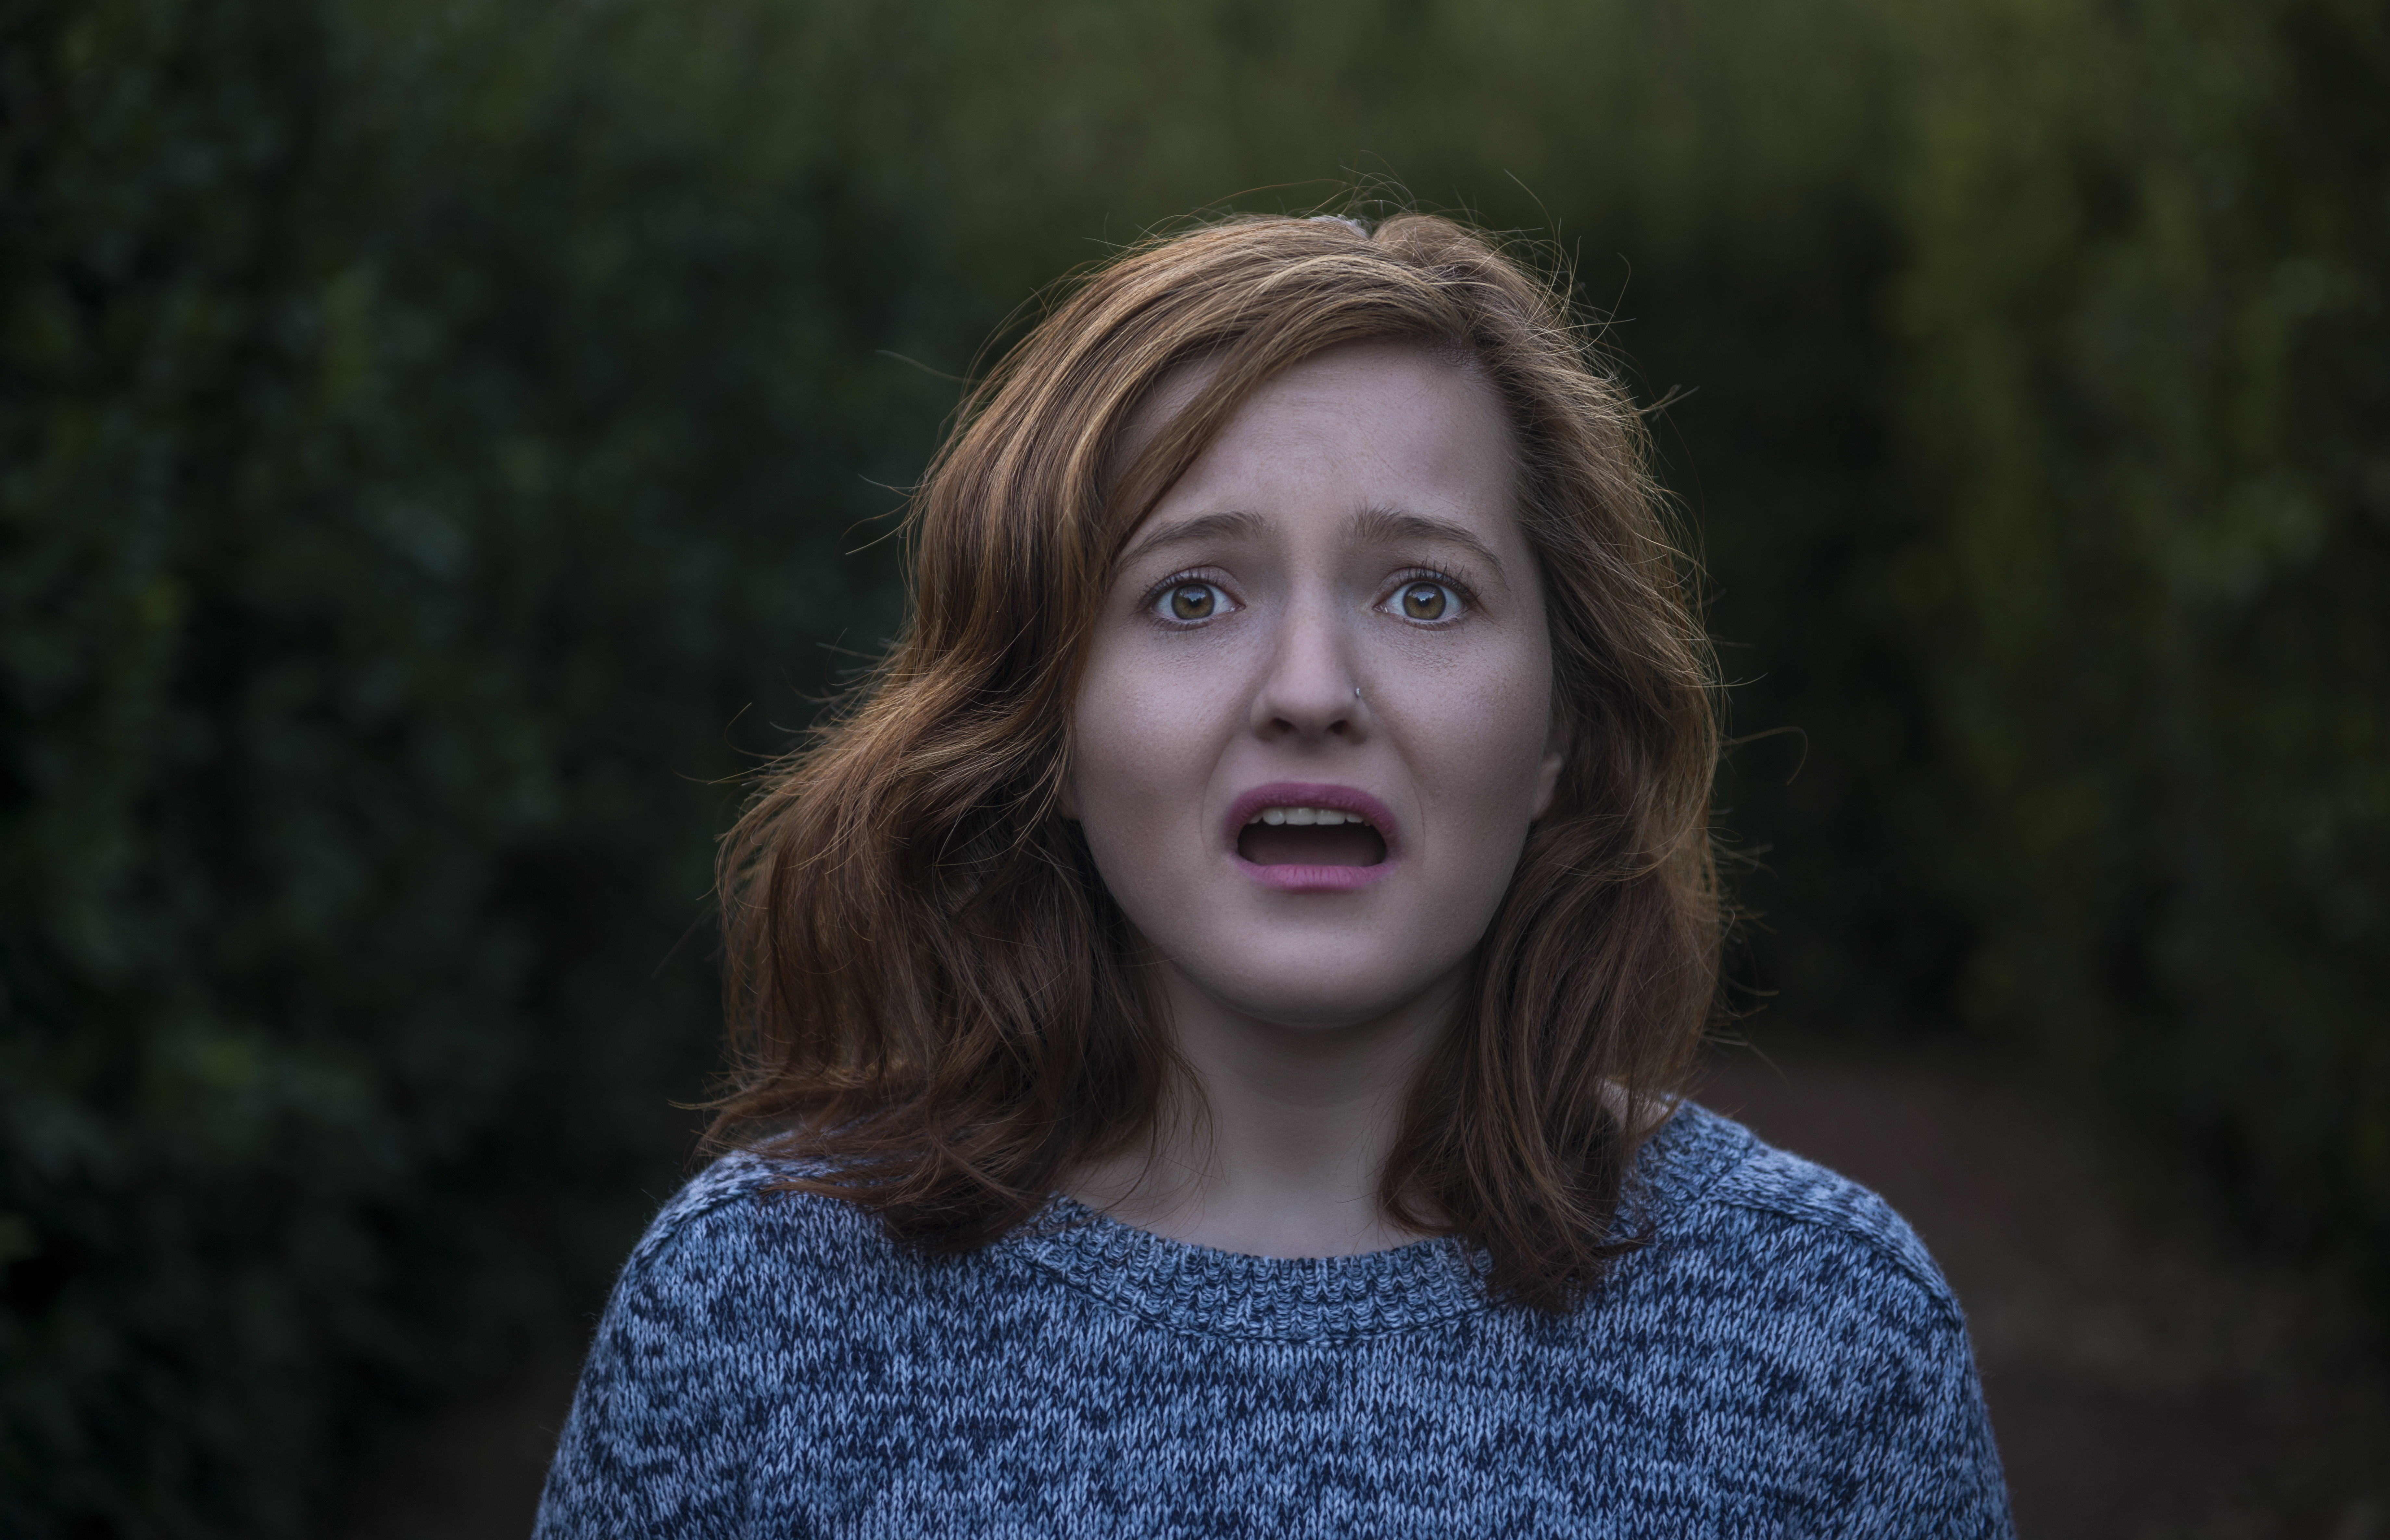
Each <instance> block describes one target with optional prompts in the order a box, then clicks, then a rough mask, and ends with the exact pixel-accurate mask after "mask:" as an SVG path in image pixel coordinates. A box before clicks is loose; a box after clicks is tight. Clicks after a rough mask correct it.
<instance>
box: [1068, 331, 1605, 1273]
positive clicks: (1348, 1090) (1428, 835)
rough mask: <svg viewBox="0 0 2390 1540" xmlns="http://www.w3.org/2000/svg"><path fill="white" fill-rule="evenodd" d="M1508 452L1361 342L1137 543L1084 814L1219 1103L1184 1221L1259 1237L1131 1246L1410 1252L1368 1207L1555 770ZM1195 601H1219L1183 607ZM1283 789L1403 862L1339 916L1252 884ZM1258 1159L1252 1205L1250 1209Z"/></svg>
mask: <svg viewBox="0 0 2390 1540" xmlns="http://www.w3.org/2000/svg"><path fill="white" fill-rule="evenodd" d="M1169 384H1173V385H1176V389H1171V388H1169V387H1168V385H1166V386H1165V389H1164V390H1163V391H1161V392H1160V393H1159V394H1158V397H1157V404H1156V405H1155V406H1154V407H1152V408H1151V409H1150V411H1151V412H1152V413H1154V414H1165V413H1167V412H1168V411H1169V410H1171V409H1172V405H1173V404H1174V402H1176V401H1183V400H1184V399H1185V396H1186V391H1187V387H1188V384H1189V381H1188V380H1187V379H1183V378H1182V379H1179V380H1177V381H1174V382H1169ZM1152 426H1153V424H1152V422H1150V421H1147V422H1145V423H1142V424H1140V425H1137V428H1136V429H1133V432H1135V431H1137V430H1143V431H1150V430H1151V429H1152ZM1510 447H1511V444H1510V430H1509V427H1508V425H1507V424H1506V423H1505V421H1504V420H1503V417H1502V414H1501V409H1500V406H1499V404H1498V402H1497V399H1496V397H1495V396H1494V394H1493V392H1492V391H1491V390H1490V389H1489V388H1488V387H1487V386H1486V385H1484V383H1483V381H1482V380H1481V379H1478V377H1477V376H1475V375H1474V374H1473V373H1472V372H1471V371H1470V370H1469V369H1467V368H1466V367H1465V366H1459V365H1456V364H1453V363H1449V362H1446V361H1445V360H1443V359H1441V358H1439V357H1437V356H1435V355H1433V354H1431V353H1427V352H1425V351H1423V350H1420V349H1415V348H1410V347H1406V346H1395V345H1360V346H1353V347H1347V348H1341V349H1337V350H1334V351H1332V352H1330V353H1322V354H1319V355H1317V356H1316V357H1314V358H1312V359H1310V360H1308V361H1306V362H1305V363H1304V364H1303V365H1301V366H1297V367H1296V368H1294V369H1292V370H1290V371H1289V372H1288V373H1287V374H1285V375H1284V376H1282V377H1280V378H1279V379H1278V380H1276V381H1274V382H1273V383H1272V384H1270V385H1269V386H1267V387H1266V388H1265V389H1264V390H1262V391H1259V392H1257V393H1256V394H1255V395H1254V396H1253V398H1252V399H1251V400H1250V401H1248V402H1247V403H1246V404H1245V406H1244V407H1243V409H1242V410H1241V411H1240V413H1239V415H1238V416H1237V417H1235V418H1234V419H1233V420H1232V421H1231V422H1230V424H1229V425H1228V427H1227V430H1225V431H1224V432H1223V433H1222V435H1221V436H1220V438H1219V439H1218V440H1217V441H1216V442H1215V443H1214V444H1213V445H1212V446H1211V448H1210V449H1209V450H1208V451H1207V452H1206V453H1205V454H1204V455H1203V456H1201V458H1200V459H1199V460H1198V461H1197V462H1196V464H1195V465H1194V466H1193V467H1192V468H1190V470H1189V473H1188V474H1187V476H1186V477H1185V478H1184V479H1183V480H1182V481H1180V482H1179V483H1178V484H1177V485H1176V487H1175V488H1173V489H1172V491H1171V492H1170V494H1168V495H1167V496H1166V497H1165V498H1163V501H1162V503H1161V504H1160V506H1159V507H1156V508H1155V509H1154V511H1153V512H1152V514H1151V515H1150V517H1149V518H1148V519H1147V520H1146V521H1145V522H1144V524H1143V525H1141V526H1140V527H1139V529H1138V530H1137V532H1136V533H1135V534H1134V535H1133V536H1132V538H1131V540H1130V542H1129V546H1128V554H1127V557H1126V558H1125V560H1124V566H1123V570H1122V571H1120V572H1119V573H1118V574H1117V576H1116V579H1115V581H1114V582H1113V584H1112V585H1111V590H1110V592H1109V594H1108V597H1107V598H1106V601H1105V605H1104V609H1103V611H1102V613H1101V614H1100V616H1099V619H1098V622H1097V626H1096V631H1095V636H1094V641H1093V647H1092V651H1091V655H1090V658H1089V660H1088V665H1087V670H1086V675H1085V683H1084V685H1083V686H1082V689H1081V694H1080V697H1079V699H1078V701H1077V703H1076V707H1075V712H1074V715H1073V779H1072V784H1071V787H1070V791H1069V798H1068V807H1067V811H1069V813H1070V814H1071V815H1072V816H1073V817H1075V818H1077V819H1078V820H1079V822H1080V824H1081V826H1082V828H1084V829H1085V831H1086V837H1087V841H1088V844H1089V847H1090V849H1091V850H1092V852H1093V853H1094V855H1095V859H1096V864H1097V866H1098V868H1099V870H1100V871H1101V872H1102V874H1103V878H1104V880H1105V883H1106V884H1107V886H1109V887H1110V888H1111V892H1112V893H1113V894H1114V896H1115V897H1117V898H1118V899H1119V901H1120V903H1121V905H1122V907H1123V908H1124V910H1125V911H1126V912H1127V914H1128V917H1129V918H1130V919H1131V920H1132V921H1133V922H1134V923H1135V924H1136V926H1137V930H1139V931H1140V932H1141V933H1142V934H1143V936H1144V937H1145V938H1146V940H1147V941H1148V942H1149V943H1150V945H1151V947H1152V949H1153V951H1154V952H1155V953H1156V954H1157V955H1158V956H1159V958H1160V959H1161V961H1160V969H1161V982H1162V984H1163V994H1164V995H1165V997H1166V999H1167V1001H1168V1003H1169V1007H1170V1013H1171V1020H1172V1025H1173V1029H1174V1031H1175V1032H1176V1034H1177V1038H1178V1041H1179V1045H1180V1047H1181V1050H1182V1052H1183V1053H1184V1054H1185V1055H1186V1057H1187V1058H1188V1059H1189V1062H1190V1064H1191V1065H1192V1066H1193V1067H1194V1069H1195V1072H1196V1076H1197V1079H1198V1081H1199V1083H1200V1084H1201V1089H1202V1090H1203V1093H1204V1096H1205V1099H1206V1101H1207V1103H1208V1104H1209V1109H1210V1112H1211V1114H1212V1127H1213V1133H1214V1137H1213V1139H1212V1147H1211V1148H1210V1149H1208V1150H1202V1149H1188V1150H1182V1151H1179V1152H1177V1154H1176V1157H1175V1158H1176V1159H1177V1160H1178V1161H1180V1162H1181V1164H1183V1165H1184V1166H1185V1167H1186V1168H1187V1169H1188V1170H1190V1171H1196V1172H1201V1173H1205V1175H1203V1176H1201V1177H1200V1178H1198V1179H1195V1180H1196V1181H1197V1185H1198V1186H1199V1187H1204V1190H1203V1191H1201V1192H1199V1193H1196V1194H1193V1197H1194V1198H1195V1200H1196V1201H1194V1202H1193V1203H1192V1205H1191V1206H1192V1208H1194V1209H1197V1210H1203V1211H1206V1212H1210V1213H1214V1214H1215V1215H1216V1214H1219V1213H1245V1214H1246V1216H1247V1221H1249V1222H1240V1224H1232V1225H1230V1226H1228V1232H1232V1233H1224V1232H1221V1231H1220V1227H1219V1226H1208V1227H1207V1226H1205V1225H1203V1224H1201V1223H1195V1224H1193V1226H1192V1229H1191V1231H1190V1228H1189V1224H1187V1223H1180V1224H1177V1225H1176V1226H1172V1225H1169V1224H1167V1223H1164V1222H1162V1221H1159V1220H1157V1219H1156V1216H1155V1215H1153V1214H1147V1215H1143V1216H1141V1217H1134V1218H1133V1219H1132V1222H1136V1223H1141V1224H1147V1225H1148V1227H1152V1228H1169V1229H1170V1230H1171V1233H1175V1234H1179V1235H1181V1236H1182V1238H1197V1239H1204V1240H1207V1241H1208V1243H1212V1244H1228V1245H1231V1246H1239V1245H1240V1244H1241V1245H1242V1247H1243V1249H1260V1250H1266V1251H1273V1252H1275V1253H1278V1254H1328V1253H1330V1252H1333V1251H1347V1250H1353V1249H1366V1247H1363V1246H1361V1245H1359V1243H1360V1242H1371V1241H1375V1242H1385V1243H1391V1238H1389V1236H1388V1235H1387V1234H1385V1233H1383V1232H1382V1231H1381V1229H1376V1228H1372V1227H1371V1226H1373V1225H1374V1224H1375V1221H1374V1219H1371V1218H1369V1217H1368V1216H1366V1215H1357V1211H1356V1204H1360V1205H1362V1206H1365V1207H1366V1208H1367V1209H1368V1213H1369V1214H1372V1215H1373V1214H1374V1213H1375V1204H1374V1200H1368V1201H1367V1202H1366V1204H1364V1203H1363V1196H1366V1195H1367V1194H1368V1192H1370V1191H1371V1190H1372V1187H1371V1184H1372V1183H1373V1182H1374V1173H1375V1170H1376V1168H1377V1164H1378V1162H1379V1161H1380V1160H1381V1157H1382V1153H1383V1149H1384V1147H1385V1144H1386V1142H1387V1141H1388V1140H1389V1139H1390V1138H1391V1136H1392V1123H1391V1109H1392V1107H1393V1106H1394V1105H1395V1104H1396V1103H1398V1101H1399V1097H1400V1093H1401V1090H1402V1088H1403V1086H1404V1085H1405V1084H1407V1072H1408V1069H1409V1067H1410V1066H1411V1065H1413V1064H1415V1063H1416V1061H1417V1057H1418V1055H1419V1053H1420V1051H1422V1049H1423V1046H1424V1045H1425V1044H1426V1043H1427V1042H1429V1041H1431V1040H1432V1038H1433V1033H1435V1032H1436V1031H1438V1030H1440V1028H1441V1027H1442V1026H1443V1025H1444V1024H1445V1023H1446V1022H1447V1021H1448V1020H1450V1017H1451V1013H1452V1011H1453V1010H1454V1009H1455V1008H1456V1007H1457V1005H1458V990H1459V988H1460V985H1461V983H1462V982H1464V980H1465V977H1466V973H1467V969H1468V963H1469V958H1470V956H1471V953H1472V951H1473V950H1474V949H1475V947H1476V946H1477V944H1478V943H1479V941H1480V940H1481V939H1482V938H1483V936H1484V931H1485V929H1486V926H1487V924H1488V923H1489V922H1490V920H1491V918H1492V917H1493V913H1494V910H1495V908H1496V906H1497V905H1498V903H1499V902H1500V899H1501V896H1502V893H1503V892H1504V890H1505V889H1506V888H1507V887H1508V885H1509V883H1510V877H1511V874H1512V872H1513V871H1514V870H1515V869H1516V867H1517V865H1518V860H1519V853H1520V850H1521V847H1522V845H1523V843H1524V841H1525V839H1526V835H1527V831H1528V827H1529V825H1530V824H1531V823H1532V822H1533V821H1534V819H1535V818H1536V817H1537V816H1538V815H1541V814H1542V812H1543V811H1544V809H1545V807H1546V806H1547V805H1548V803H1549V802H1550V799H1551V796H1552V790H1553V788H1554V785H1555V784H1556V782H1557V779H1558V776H1559V772H1560V757H1559V753H1558V751H1557V747H1556V744H1555V740H1554V733H1553V725H1552V721H1551V711H1550V700H1551V653H1550V642H1549V637H1548V632H1547V628H1546V623H1545V618H1544V610H1543V596H1542V592H1541V588H1540V584H1539V583H1538V580H1537V577H1536V563H1535V560H1534V557H1533V555H1532V553H1531V552H1530V550H1529V549H1528V546H1527V545H1526V541H1525V539H1524V537H1523V534H1522V533H1521V532H1520V530H1519V527H1518V523H1517V520H1516V519H1515V517H1514V516H1513V514H1512V512H1511V501H1512V496H1513V481H1512V476H1511V472H1510ZM1199 521H1200V522H1199ZM1189 526H1192V528H1191V530H1190V529H1189ZM1174 532H1178V533H1174ZM1422 582H1425V583H1429V584H1434V585H1436V586H1437V587H1438V588H1439V590H1440V592H1439V593H1437V594H1435V595H1432V596H1430V595H1423V596H1420V597H1426V598H1428V599H1429V601H1430V602H1429V603H1427V604H1426V605H1425V606H1424V608H1427V609H1431V610H1433V609H1436V608H1438V606H1439V604H1440V605H1441V608H1442V610H1443V613H1442V614H1441V616H1440V617H1439V618H1437V619H1436V620H1434V621H1433V622H1426V623H1422V622H1420V621H1419V620H1417V619H1416V618H1414V613H1413V611H1414V610H1415V609H1416V608H1419V607H1412V606H1407V605H1406V604H1405V603H1404V598H1403V596H1404V593H1405V591H1406V589H1407V588H1409V587H1410V586H1411V585H1413V584H1418V583H1422ZM1190 584H1197V585H1202V586H1204V587H1205V588H1206V589H1207V590H1208V592H1206V593H1205V594H1203V595H1201V596H1194V597H1196V598H1197V599H1198V601H1199V602H1196V603H1194V604H1192V605H1191V606H1189V605H1174V604H1173V603H1172V600H1171V596H1172V594H1173V593H1174V592H1176V591H1177V590H1179V589H1182V588H1185V587H1187V586H1188V585H1190ZM1189 609H1192V610H1196V611H1199V612H1201V618H1199V619H1197V620H1195V621H1193V622H1186V621H1183V620H1180V619H1179V618H1178V617H1179V616H1181V615H1183V614H1184V613H1185V612H1186V611H1187V610H1189ZM1355 687H1359V688H1360V690H1361V692H1362V694H1361V696H1360V698H1359V699H1356V697H1355V695H1354V690H1355ZM1276 781H1301V782H1311V783H1326V784H1330V785H1339V786H1349V787H1354V788H1357V789H1360V790H1362V791H1365V792H1367V793H1368V794H1370V795H1373V796H1375V797H1377V798H1379V799H1381V801H1382V802H1384V803H1385V804H1386V805H1387V807H1388V808H1389V809H1390V810H1391V811H1392V813H1393V815H1394V820H1395V823H1396V826H1397V828H1398V831H1399V832H1398V834H1397V836H1396V839H1395V840H1394V848H1393V849H1392V850H1391V851H1390V852H1389V854H1388V857H1387V859H1388V860H1389V861H1390V862H1391V863H1393V865H1392V866H1391V867H1390V868H1389V869H1388V870H1387V871H1386V872H1385V873H1384V874H1383V875H1382V877H1381V879H1380V880H1378V881H1375V882H1374V883H1371V884H1369V885H1368V886H1366V887H1363V888H1360V889H1358V890H1357V891H1353V892H1280V891H1275V890H1273V889H1271V888H1270V887H1268V886H1267V885H1266V884H1264V883H1262V882H1258V881H1256V880H1255V879H1254V878H1253V875H1252V868H1251V867H1249V866H1245V865H1244V864H1242V863H1240V861H1239V860H1238V859H1237V858H1236V844H1235V841H1236V835H1237V830H1236V829H1234V828H1230V827H1228V825H1229V818H1230V814H1231V804H1232V803H1233V802H1235V801H1236V799H1237V798H1238V797H1239V796H1240V794H1242V793H1244V792H1246V791H1248V790H1250V789H1253V788H1255V787H1258V786H1263V785H1266V784H1267V783H1271V782H1276ZM1248 1114H1250V1116H1248ZM1256 1120H1257V1121H1256ZM1232 1130H1233V1131H1234V1138H1233V1139H1232V1138H1231V1131H1232ZM1232 1143H1233V1144H1235V1145H1236V1146H1237V1149H1236V1151H1235V1152H1233V1153H1232V1152H1231V1148H1230V1147H1231V1145H1232ZM1246 1157H1251V1158H1252V1159H1253V1160H1256V1161H1261V1162H1262V1170H1261V1173H1260V1174H1261V1175H1262V1176H1263V1178H1264V1180H1263V1188H1264V1189H1266V1191H1264V1192H1262V1193H1260V1194H1259V1195H1258V1196H1257V1197H1256V1199H1255V1201H1253V1202H1246V1201H1244V1200H1243V1199H1242V1198H1240V1197H1238V1196H1237V1195H1236V1194H1234V1193H1232V1192H1231V1191H1230V1190H1229V1189H1230V1188H1234V1187H1236V1186H1237V1180H1236V1173H1235V1169H1234V1168H1236V1167H1237V1165H1238V1163H1239V1161H1240V1159H1243V1158H1246ZM1215 1178H1217V1179H1216V1180H1215ZM1223 1183H1225V1184H1226V1186H1223ZM1206 1184H1208V1186H1206ZM1094 1185H1095V1186H1097V1187H1101V1186H1102V1185H1103V1184H1101V1183H1097V1184H1094ZM1330 1189H1333V1190H1334V1193H1335V1194H1336V1196H1334V1197H1333V1199H1332V1202H1331V1200H1330V1196H1329V1195H1330ZM1356 1194H1359V1195H1363V1196H1356ZM1188 1196H1189V1195H1188V1194H1181V1197H1182V1198H1185V1197H1188ZM1323 1203H1325V1204H1329V1208H1328V1209H1326V1210H1320V1212H1321V1213H1330V1212H1332V1213H1335V1214H1341V1215H1342V1216H1343V1218H1342V1219H1341V1220H1337V1221H1335V1222H1334V1223H1328V1224H1327V1228H1326V1229H1325V1230H1323V1229H1322V1228H1321V1226H1320V1225H1319V1224H1311V1223H1307V1222H1304V1221H1302V1220H1301V1219H1300V1218H1298V1217H1296V1216H1299V1215H1300V1214H1302V1213H1306V1212H1310V1211H1312V1210H1319V1209H1320V1205H1321V1204H1323ZM1340 1205H1341V1206H1340ZM1180 1207H1181V1208H1182V1209H1184V1208H1187V1207H1189V1205H1188V1204H1185V1203H1182V1204H1181V1205H1180ZM1115 1212H1119V1210H1118V1209H1117V1207H1116V1209H1115ZM1124 1216H1125V1215H1124ZM1150 1221H1151V1222H1150ZM1338 1224H1343V1225H1345V1226H1347V1227H1348V1228H1350V1229H1351V1231H1352V1233H1351V1236H1350V1237H1348V1238H1346V1239H1343V1240H1340V1239H1339V1238H1338V1234H1341V1233H1342V1232H1338V1234H1330V1233H1328V1232H1330V1231H1336V1229H1337V1225H1338ZM1256 1243H1258V1244H1256ZM1290 1246H1291V1247H1293V1248H1295V1250H1294V1251H1292V1252H1289V1251H1287V1248H1288V1247H1290Z"/></svg>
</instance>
